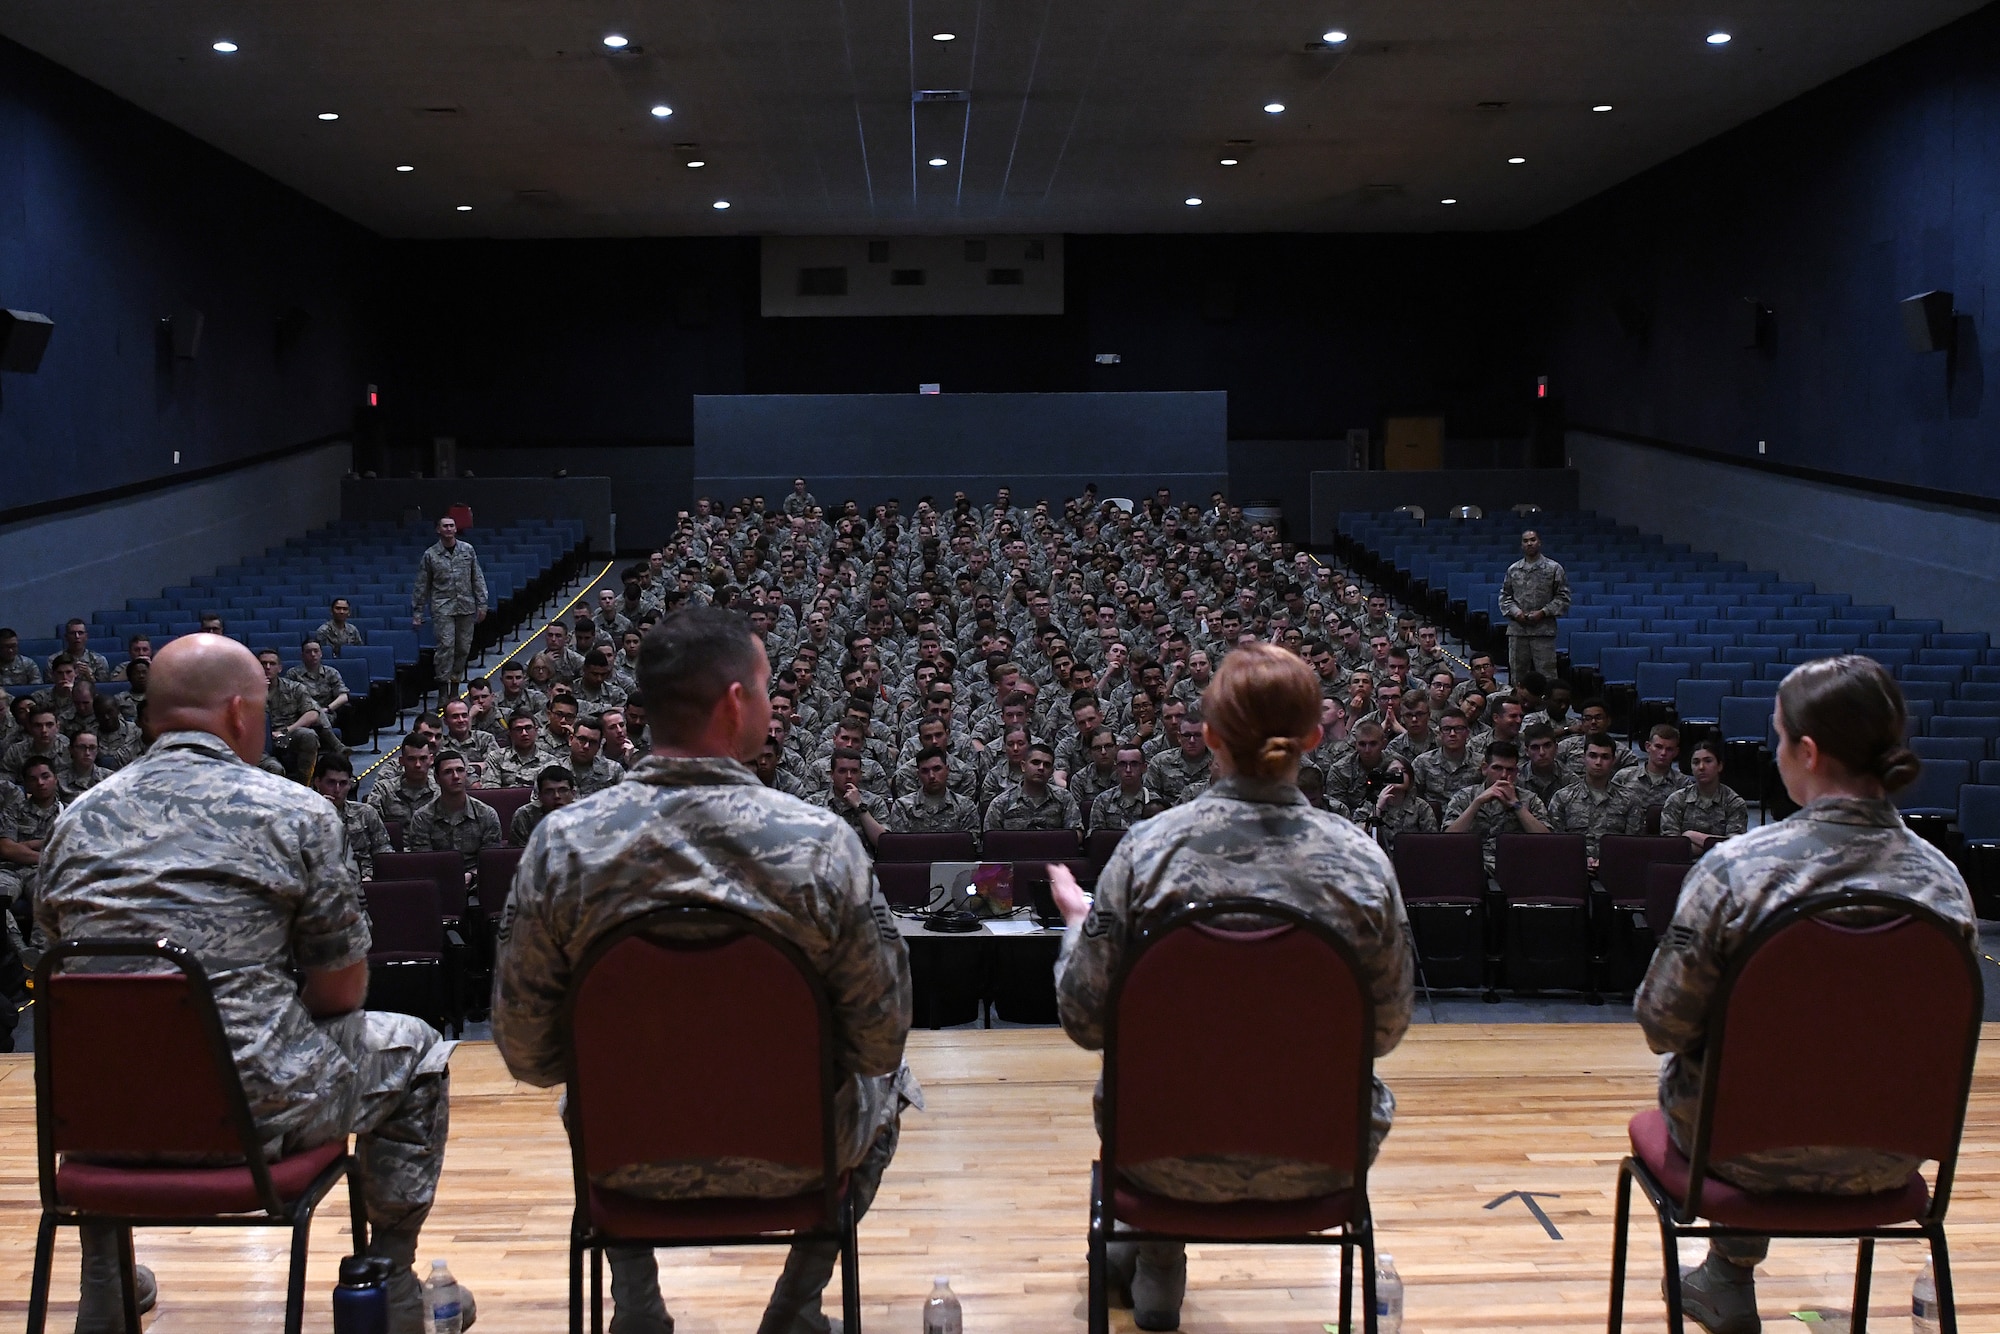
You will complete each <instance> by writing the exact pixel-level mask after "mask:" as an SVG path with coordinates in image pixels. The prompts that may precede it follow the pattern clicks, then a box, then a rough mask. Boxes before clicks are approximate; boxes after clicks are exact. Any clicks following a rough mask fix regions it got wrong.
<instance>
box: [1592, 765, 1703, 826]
mask: <svg viewBox="0 0 2000 1334" xmlns="http://www.w3.org/2000/svg"><path fill="white" fill-rule="evenodd" d="M1611 783H1612V786H1614V787H1622V788H1625V789H1626V790H1627V791H1628V792H1630V793H1631V799H1632V805H1633V807H1634V808H1635V809H1636V810H1638V811H1639V815H1638V817H1637V823H1638V824H1639V828H1637V829H1635V830H1633V831H1632V832H1633V833H1635V834H1643V833H1645V832H1646V829H1645V819H1646V816H1645V811H1646V808H1647V807H1648V806H1664V805H1666V802H1667V798H1668V797H1671V796H1672V795H1674V793H1676V792H1678V791H1680V790H1681V789H1682V788H1684V787H1693V786H1694V779H1693V778H1691V777H1689V776H1688V775H1687V774H1684V773H1682V772H1681V771H1680V770H1679V769H1669V770H1667V771H1666V773H1664V774H1658V775H1656V774H1654V773H1653V772H1652V771H1651V770H1649V769H1647V768H1646V766H1645V765H1643V764H1637V765H1633V766H1631V767H1630V768H1625V769H1620V770H1619V771H1618V772H1617V773H1616V774H1614V775H1612V778H1611Z"/></svg>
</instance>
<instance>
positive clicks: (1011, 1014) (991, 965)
mask: <svg viewBox="0 0 2000 1334" xmlns="http://www.w3.org/2000/svg"><path fill="white" fill-rule="evenodd" d="M896 924H897V928H898V929H899V930H900V931H901V932H902V935H903V943H904V944H905V945H906V946H908V948H909V951H910V981H911V983H912V985H913V987H914V989H915V992H916V1017H915V1018H916V1024H917V1026H918V1027H920V1028H943V1027H945V1026H946V1025H948V1024H964V1023H970V1022H971V1021H972V1020H974V1019H980V1020H982V1021H983V1022H984V1023H985V1025H986V1027H988V1028H991V1027H992V1026H993V1017H994V1016H995V1015H998V1016H999V1017H1000V1018H1002V1019H1005V1020H1006V1021H1007V1022H1009V1023H1015V1024H1053V1023H1055V1022H1056V975H1055V969H1056V956H1057V955H1058V954H1060V953H1061V952H1062V942H1063V932H1062V931H1061V930H1060V929H1057V930H1052V931H1051V930H1044V929H1043V928H1041V927H1039V926H1036V925H1035V924H1034V923H1033V922H1032V921H1030V920H1028V919H1027V918H1014V919H1003V920H1000V921H998V922H996V923H981V924H980V927H979V929H978V930H977V931H967V932H962V933H952V932H944V931H928V930H925V929H924V924H923V923H922V922H921V921H919V920H917V919H916V918H912V917H898V918H897V919H896ZM996 925H997V926H998V928H999V929H998V930H995V929H994V927H995V926H996Z"/></svg>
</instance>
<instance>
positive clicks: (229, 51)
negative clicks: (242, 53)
mask: <svg viewBox="0 0 2000 1334" xmlns="http://www.w3.org/2000/svg"><path fill="white" fill-rule="evenodd" d="M210 49H211V50H215V51H220V52H222V54H223V55H225V56H228V55H234V54H236V49H237V47H236V43H234V42H217V43H216V44H215V45H214V46H213V47H211V48H210Z"/></svg>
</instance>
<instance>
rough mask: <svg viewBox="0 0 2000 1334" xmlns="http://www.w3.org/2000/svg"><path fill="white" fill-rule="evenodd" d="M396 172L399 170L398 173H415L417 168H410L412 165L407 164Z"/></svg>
mask: <svg viewBox="0 0 2000 1334" xmlns="http://www.w3.org/2000/svg"><path fill="white" fill-rule="evenodd" d="M396 170H397V171H415V170H416V168H415V167H412V166H410V165H409V164H408V163H405V164H404V165H402V166H400V167H398V168H396Z"/></svg>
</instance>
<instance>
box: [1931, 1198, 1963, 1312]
mask: <svg viewBox="0 0 2000 1334" xmlns="http://www.w3.org/2000/svg"><path fill="white" fill-rule="evenodd" d="M1931 1278H1932V1280H1933V1281H1934V1282H1935V1283H1936V1284H1937V1297H1938V1328H1939V1330H1940V1331H1942V1334H1958V1299H1957V1298H1956V1297H1954V1296H1953V1295H1952V1291H1951V1255H1950V1253H1949V1252H1948V1251H1947V1249H1946V1247H1945V1241H1944V1225H1943V1224H1942V1223H1939V1224H1935V1225H1934V1226H1933V1228H1932V1230H1931Z"/></svg>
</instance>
